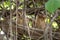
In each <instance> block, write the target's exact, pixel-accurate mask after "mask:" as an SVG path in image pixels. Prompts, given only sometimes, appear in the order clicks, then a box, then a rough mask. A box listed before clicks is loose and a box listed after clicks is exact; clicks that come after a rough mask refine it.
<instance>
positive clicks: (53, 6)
mask: <svg viewBox="0 0 60 40" xmlns="http://www.w3.org/2000/svg"><path fill="white" fill-rule="evenodd" d="M58 8H60V0H48V2H47V3H46V4H45V9H46V10H48V11H49V12H50V13H53V12H55V11H56V10H57V9H58Z"/></svg>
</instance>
